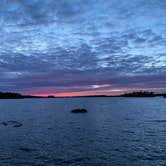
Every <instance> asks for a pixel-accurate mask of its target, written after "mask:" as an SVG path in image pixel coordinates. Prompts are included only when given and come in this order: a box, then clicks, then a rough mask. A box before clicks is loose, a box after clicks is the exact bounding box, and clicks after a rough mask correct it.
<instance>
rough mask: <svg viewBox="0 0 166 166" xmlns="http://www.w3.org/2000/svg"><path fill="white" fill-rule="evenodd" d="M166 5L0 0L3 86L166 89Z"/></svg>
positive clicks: (27, 89)
mask: <svg viewBox="0 0 166 166" xmlns="http://www.w3.org/2000/svg"><path fill="white" fill-rule="evenodd" d="M165 8H166V3H165V2H164V1H160V0H149V1H144V0H140V1H138V0H133V1H132V2H131V1H129V0H125V1H124V0H118V1H117V0H116V1H115V0H112V1H104V0H97V1H96V0H70V1H68V0H61V1H57V0H47V1H43V0H22V1H21V0H12V1H11V0H2V2H1V6H0V23H1V25H2V26H1V27H0V43H1V45H0V74H1V78H0V88H1V89H2V90H16V91H19V92H24V93H28V92H30V93H36V92H35V89H36V91H37V89H39V90H38V92H39V91H41V93H42V92H44V93H46V92H47V90H48V89H50V90H48V91H49V92H50V91H51V90H52V91H55V92H58V93H60V92H65V91H67V92H70V91H74V92H76V91H81V92H82V91H90V90H93V89H94V87H99V89H100V93H102V90H103V92H104V93H106V90H107V91H108V92H109V93H111V90H115V89H116V90H117V88H119V89H120V88H128V89H132V88H137V87H138V88H139V87H140V88H146V87H149V88H161V87H162V88H166V87H164V86H165V85H164V83H165V82H166V80H165V75H166V65H165V64H166V48H165V45H166V31H165V25H164V21H165V17H166V14H165ZM149 79H150V80H151V81H149ZM160 80H161V81H160ZM104 85H109V86H108V87H104ZM32 89H33V91H32Z"/></svg>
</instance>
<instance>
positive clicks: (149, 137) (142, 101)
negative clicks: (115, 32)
mask: <svg viewBox="0 0 166 166" xmlns="http://www.w3.org/2000/svg"><path fill="white" fill-rule="evenodd" d="M79 107H81V108H87V109H88V110H89V112H88V113H87V114H72V113H70V110H71V109H73V108H79ZM11 120H12V121H18V122H20V123H22V124H23V126H21V127H14V126H13V124H12V123H14V122H10V123H9V124H8V125H4V123H3V124H0V166H15V165H16V166H17V165H18V166H63V165H64V166H77V165H78V166H86V165H91V166H119V165H120V166H144V165H147V166H149V165H150V166H151V165H152V166H153V165H154V166H160V165H163V166H164V165H166V99H164V98H73V99H69V98H68V99H23V100H0V123H1V122H8V121H11Z"/></svg>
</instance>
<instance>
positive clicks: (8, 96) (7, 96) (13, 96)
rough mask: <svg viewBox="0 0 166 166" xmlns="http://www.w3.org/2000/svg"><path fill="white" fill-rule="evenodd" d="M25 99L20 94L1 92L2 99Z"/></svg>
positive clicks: (0, 97)
mask: <svg viewBox="0 0 166 166" xmlns="http://www.w3.org/2000/svg"><path fill="white" fill-rule="evenodd" d="M21 98H24V96H22V95H21V94H19V93H11V92H0V99H21Z"/></svg>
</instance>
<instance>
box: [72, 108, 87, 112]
mask: <svg viewBox="0 0 166 166" xmlns="http://www.w3.org/2000/svg"><path fill="white" fill-rule="evenodd" d="M87 112H88V111H87V110H86V109H74V110H71V113H87Z"/></svg>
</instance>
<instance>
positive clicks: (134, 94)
mask: <svg viewBox="0 0 166 166" xmlns="http://www.w3.org/2000/svg"><path fill="white" fill-rule="evenodd" d="M121 96H122V97H155V96H157V95H156V94H154V92H147V91H138V92H131V93H125V94H123V95H121Z"/></svg>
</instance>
